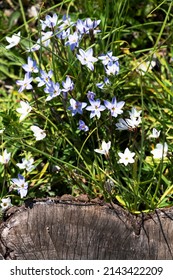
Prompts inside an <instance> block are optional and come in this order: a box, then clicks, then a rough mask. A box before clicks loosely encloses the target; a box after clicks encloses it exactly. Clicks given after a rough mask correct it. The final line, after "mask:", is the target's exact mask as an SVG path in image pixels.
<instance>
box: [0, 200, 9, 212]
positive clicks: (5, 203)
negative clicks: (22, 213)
mask: <svg viewBox="0 0 173 280" xmlns="http://www.w3.org/2000/svg"><path fill="white" fill-rule="evenodd" d="M0 205H1V207H2V210H6V209H7V208H9V207H11V206H12V204H11V199H10V197H7V198H2V199H1V204H0Z"/></svg>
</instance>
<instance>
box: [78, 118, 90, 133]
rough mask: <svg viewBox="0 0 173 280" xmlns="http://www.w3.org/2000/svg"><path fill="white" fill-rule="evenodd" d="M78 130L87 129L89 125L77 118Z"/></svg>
mask: <svg viewBox="0 0 173 280" xmlns="http://www.w3.org/2000/svg"><path fill="white" fill-rule="evenodd" d="M78 129H79V130H83V131H85V132H86V131H88V130H89V127H88V126H87V125H86V124H85V123H84V121H82V120H79V127H78Z"/></svg>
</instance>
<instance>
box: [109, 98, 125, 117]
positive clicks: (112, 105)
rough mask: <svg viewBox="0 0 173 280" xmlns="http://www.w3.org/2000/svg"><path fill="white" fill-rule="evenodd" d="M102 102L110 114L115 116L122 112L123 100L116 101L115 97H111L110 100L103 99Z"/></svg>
mask: <svg viewBox="0 0 173 280" xmlns="http://www.w3.org/2000/svg"><path fill="white" fill-rule="evenodd" d="M104 104H105V106H106V108H108V109H109V110H110V112H111V115H112V116H113V117H115V118H116V117H117V116H118V115H120V114H122V113H123V110H121V109H122V107H123V106H124V104H125V102H124V101H120V102H117V100H116V97H113V98H112V102H109V101H107V100H105V101H104Z"/></svg>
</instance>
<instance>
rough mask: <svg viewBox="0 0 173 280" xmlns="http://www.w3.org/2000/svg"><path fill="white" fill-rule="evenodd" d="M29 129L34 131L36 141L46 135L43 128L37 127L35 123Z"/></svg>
mask: <svg viewBox="0 0 173 280" xmlns="http://www.w3.org/2000/svg"><path fill="white" fill-rule="evenodd" d="M30 129H31V130H32V131H33V132H34V136H35V138H36V141H39V140H42V139H43V138H45V137H46V133H45V131H44V130H43V129H41V128H39V127H38V126H36V125H31V127H30Z"/></svg>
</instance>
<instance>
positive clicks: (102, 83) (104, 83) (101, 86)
mask: <svg viewBox="0 0 173 280" xmlns="http://www.w3.org/2000/svg"><path fill="white" fill-rule="evenodd" d="M105 85H110V81H109V79H108V78H107V77H105V78H104V82H101V83H97V84H96V86H97V87H98V88H100V89H103V88H104V86H105Z"/></svg>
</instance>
